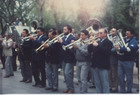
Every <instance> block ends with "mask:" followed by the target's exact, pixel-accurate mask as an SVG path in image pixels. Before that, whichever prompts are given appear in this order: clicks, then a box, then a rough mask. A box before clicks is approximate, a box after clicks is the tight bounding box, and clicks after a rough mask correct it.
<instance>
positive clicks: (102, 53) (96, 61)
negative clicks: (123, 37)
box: [91, 28, 112, 93]
mask: <svg viewBox="0 0 140 95" xmlns="http://www.w3.org/2000/svg"><path fill="white" fill-rule="evenodd" d="M99 37H100V40H101V41H99V42H96V41H95V42H94V43H93V44H92V48H93V51H92V52H93V53H92V55H91V56H92V59H91V61H92V66H91V67H92V68H93V75H94V82H95V86H96V90H97V93H109V79H108V73H109V72H108V71H109V67H110V62H109V57H110V51H111V48H112V42H111V41H109V40H108V38H107V31H106V29H105V28H101V29H99Z"/></svg>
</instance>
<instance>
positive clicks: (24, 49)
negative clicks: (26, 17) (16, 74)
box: [18, 29, 32, 83]
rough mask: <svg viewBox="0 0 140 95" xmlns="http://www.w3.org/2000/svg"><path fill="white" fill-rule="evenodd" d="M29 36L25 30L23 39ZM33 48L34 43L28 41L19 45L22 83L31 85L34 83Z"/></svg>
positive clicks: (25, 40)
mask: <svg viewBox="0 0 140 95" xmlns="http://www.w3.org/2000/svg"><path fill="white" fill-rule="evenodd" d="M28 34H29V32H28V30H27V29H23V31H22V37H23V38H25V37H27V36H28ZM31 47H32V41H31V40H27V39H22V43H20V44H18V48H20V49H19V59H20V65H21V74H22V77H23V79H22V80H21V81H20V82H26V83H30V82H32V72H31V71H32V70H31V63H30V62H31Z"/></svg>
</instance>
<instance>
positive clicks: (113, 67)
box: [109, 28, 119, 92]
mask: <svg viewBox="0 0 140 95" xmlns="http://www.w3.org/2000/svg"><path fill="white" fill-rule="evenodd" d="M110 34H111V37H112V38H111V39H110V40H111V42H112V43H113V47H112V49H111V53H110V71H109V85H110V91H111V92H118V55H117V52H116V49H115V44H116V43H117V42H118V41H119V40H118V37H117V30H116V29H115V28H112V29H111V30H110Z"/></svg>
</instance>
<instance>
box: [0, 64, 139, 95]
mask: <svg viewBox="0 0 140 95" xmlns="http://www.w3.org/2000/svg"><path fill="white" fill-rule="evenodd" d="M1 67H2V66H1V64H0V68H1ZM18 68H19V67H18ZM4 73H5V70H1V69H0V94H39V93H40V94H48V93H52V94H56V93H57V94H60V93H62V92H63V90H65V89H66V85H65V83H64V79H63V75H62V74H60V75H59V90H58V91H56V92H52V91H47V90H45V89H44V88H39V87H33V86H32V85H33V84H34V82H32V83H21V82H19V81H20V80H21V79H22V77H21V73H20V70H19V69H18V70H17V71H15V72H14V76H13V77H10V78H3V77H4ZM61 73H62V72H61ZM74 81H75V83H76V78H74ZM74 86H75V93H78V92H79V90H78V86H77V85H76V84H75V85H74ZM137 88H138V79H137V73H136V68H135V70H134V86H133V90H132V92H133V93H135V94H138V92H137V91H136V89H137ZM88 93H89V94H92V93H93V94H96V89H95V88H89V89H88Z"/></svg>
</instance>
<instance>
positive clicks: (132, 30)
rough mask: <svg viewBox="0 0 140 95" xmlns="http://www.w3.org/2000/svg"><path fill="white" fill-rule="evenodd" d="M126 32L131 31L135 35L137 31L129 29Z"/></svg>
mask: <svg viewBox="0 0 140 95" xmlns="http://www.w3.org/2000/svg"><path fill="white" fill-rule="evenodd" d="M126 31H130V33H131V34H133V35H135V31H134V30H133V29H127V30H126Z"/></svg>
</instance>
